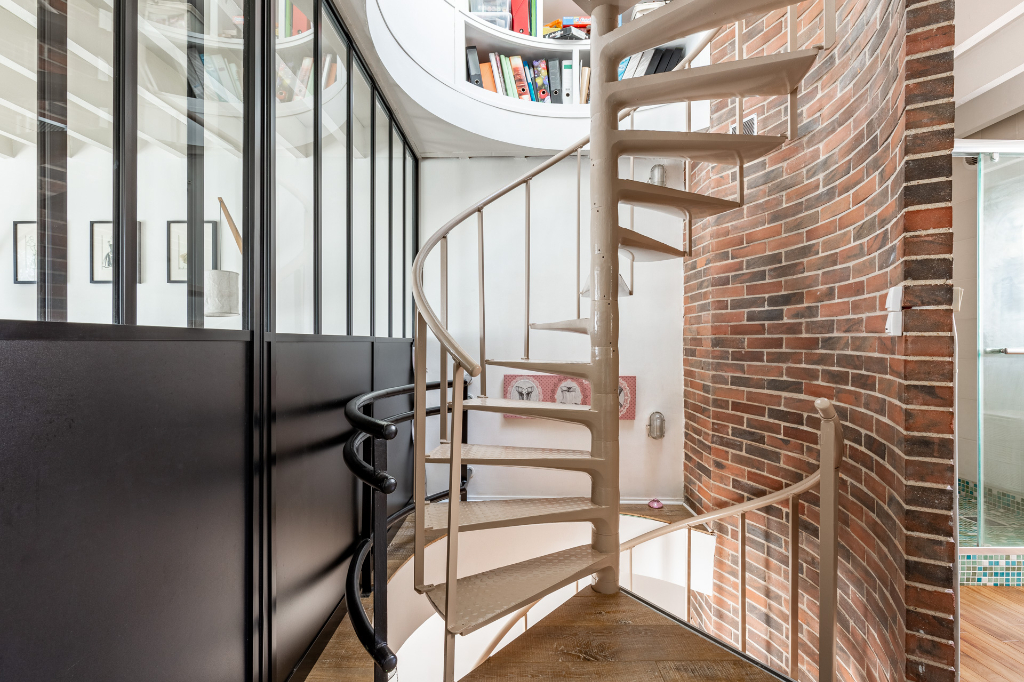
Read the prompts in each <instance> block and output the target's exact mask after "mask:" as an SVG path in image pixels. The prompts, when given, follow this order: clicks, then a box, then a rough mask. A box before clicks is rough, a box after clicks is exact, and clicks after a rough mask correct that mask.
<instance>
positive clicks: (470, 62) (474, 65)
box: [466, 45, 484, 88]
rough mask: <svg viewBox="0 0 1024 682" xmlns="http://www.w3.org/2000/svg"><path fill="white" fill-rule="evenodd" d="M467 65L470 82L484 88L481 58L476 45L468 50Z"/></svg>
mask: <svg viewBox="0 0 1024 682" xmlns="http://www.w3.org/2000/svg"><path fill="white" fill-rule="evenodd" d="M466 64H467V66H468V67H469V82H470V83H472V84H473V85H475V86H477V87H478V88H482V87H484V81H483V79H482V78H481V76H480V56H479V55H478V54H477V51H476V46H475V45H470V46H469V47H467V48H466Z"/></svg>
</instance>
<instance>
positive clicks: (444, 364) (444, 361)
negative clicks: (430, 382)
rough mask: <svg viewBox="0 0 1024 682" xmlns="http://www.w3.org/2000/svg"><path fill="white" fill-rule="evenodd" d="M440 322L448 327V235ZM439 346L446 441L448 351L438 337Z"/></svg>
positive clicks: (444, 247) (443, 250)
mask: <svg viewBox="0 0 1024 682" xmlns="http://www.w3.org/2000/svg"><path fill="white" fill-rule="evenodd" d="M441 324H442V325H443V326H444V328H445V330H447V329H448V237H442V238H441ZM438 345H439V346H440V347H441V367H440V375H441V376H440V378H441V394H440V395H441V423H440V427H441V442H442V443H445V442H447V441H448V417H447V416H445V415H447V414H448V412H447V410H448V351H447V350H446V349H445V347H444V343H442V342H441V339H440V338H438Z"/></svg>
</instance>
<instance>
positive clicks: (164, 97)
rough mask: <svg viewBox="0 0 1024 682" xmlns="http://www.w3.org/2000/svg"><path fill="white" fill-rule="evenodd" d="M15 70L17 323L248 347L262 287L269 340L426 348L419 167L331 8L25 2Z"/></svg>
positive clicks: (9, 228) (5, 136) (12, 269)
mask: <svg viewBox="0 0 1024 682" xmlns="http://www.w3.org/2000/svg"><path fill="white" fill-rule="evenodd" d="M128 9H131V12H130V13H129V12H128ZM253 12H256V13H257V14H253ZM254 17H255V19H254ZM251 21H254V22H255V23H251V24H250V22H251ZM247 24H248V26H247ZM247 28H251V29H253V30H247ZM256 31H260V32H264V33H263V37H261V35H260V34H257V33H256ZM266 33H270V34H271V35H269V36H268V35H266ZM261 41H262V42H261ZM253 42H255V43H259V44H257V45H254V44H250V43H253ZM260 45H267V46H271V48H272V53H271V54H268V55H267V58H265V59H262V61H260V58H259V57H258V56H257V57H253V56H252V55H253V54H257V55H258V53H259V49H262V48H260ZM41 46H44V47H45V49H43V47H41ZM40 55H42V56H40ZM0 56H2V57H3V59H0V82H2V83H3V84H4V92H3V94H2V95H0V99H2V100H3V101H2V102H0V105H2V106H0V178H3V179H4V183H3V185H2V187H3V190H0V192H2V195H3V201H0V268H5V269H7V274H6V275H4V274H3V272H0V282H2V284H0V319H12V320H15V319H17V320H33V319H35V320H46V321H69V322H93V323H97V322H99V323H110V322H116V323H119V324H140V325H150V326H161V327H193V328H215V329H243V328H245V327H247V326H251V325H250V323H249V322H248V318H247V314H248V313H247V311H248V310H250V309H251V306H252V305H253V300H256V299H254V298H253V297H254V296H256V295H258V294H259V291H256V292H254V291H252V287H250V286H249V283H250V282H254V283H256V284H257V286H258V287H260V288H261V290H263V289H265V291H266V294H267V296H268V298H269V301H268V306H267V314H268V319H269V320H272V322H270V323H269V327H268V329H267V331H276V332H288V333H304V334H306V333H321V334H332V335H358V336H373V335H376V336H383V337H387V336H392V337H402V336H408V335H409V334H410V333H411V324H410V323H409V319H410V316H411V312H412V302H411V297H410V286H409V284H410V283H409V281H408V273H407V271H408V269H409V267H411V262H412V256H413V254H414V253H415V249H416V244H415V239H416V230H415V225H414V221H415V191H416V182H415V178H414V176H415V172H416V170H415V169H416V163H417V161H416V158H415V156H414V154H413V153H412V150H411V149H410V146H409V144H408V141H407V138H406V137H405V135H404V134H403V132H402V130H401V128H400V126H399V125H398V123H397V121H396V119H395V116H394V114H393V112H392V111H391V109H390V108H389V106H388V104H387V102H386V100H385V98H384V96H383V93H381V92H380V91H379V90H378V88H377V87H376V84H375V82H374V80H373V78H372V76H371V75H370V72H369V70H368V69H367V68H366V66H365V65H364V64H363V62H362V61H361V59H360V58H359V55H358V51H357V50H355V49H354V48H353V46H352V43H351V38H350V36H349V35H348V33H347V32H346V31H345V29H344V27H343V25H342V24H341V23H340V21H339V19H338V17H337V16H336V15H335V13H334V10H333V8H332V7H331V6H330V5H329V3H323V2H322V0H275V2H274V3H272V4H271V5H270V6H264V5H260V6H256V5H254V4H253V3H252V2H240V1H239V0H138V2H137V3H124V4H119V3H108V2H93V1H92V0H69V2H68V3H67V4H66V5H61V4H60V3H48V2H42V1H38V0H37V1H36V2H32V1H30V0H11V2H8V3H4V4H2V6H0ZM254 59H255V61H253V60H254ZM261 63H263V64H266V65H267V66H266V67H265V68H264V69H263V71H273V73H270V74H267V73H250V72H249V71H254V70H255V69H247V64H261ZM271 65H272V66H271ZM264 84H265V85H266V87H264ZM264 110H265V111H269V112H272V117H271V120H269V121H267V122H266V129H267V130H269V131H271V133H272V138H270V139H272V140H273V142H274V144H273V145H272V146H273V149H264V148H262V147H260V145H259V136H260V135H261V134H262V133H260V132H259V130H255V129H254V126H256V125H257V124H259V125H263V124H262V123H259V121H260V119H259V115H258V114H256V113H254V112H258V111H264ZM257 148H258V149H257ZM254 149H257V151H258V154H257V156H256V157H255V158H258V163H259V164H261V165H262V166H265V167H267V168H270V169H271V170H272V172H271V174H270V175H269V176H266V178H265V179H263V180H261V179H257V180H255V181H254V182H256V183H257V185H248V186H249V187H250V188H251V189H250V190H246V187H247V184H246V183H247V182H250V181H249V180H247V177H250V176H248V175H247V168H249V167H250V164H251V163H255V162H254V161H253V160H252V158H250V157H251V156H252V155H253V154H254ZM259 183H263V184H265V185H266V186H264V187H262V188H261V187H259V186H258V185H259ZM252 188H255V189H252ZM260 202H265V204H266V206H268V207H270V208H271V212H270V213H269V214H268V213H266V212H265V211H262V209H260V207H259V205H258V204H259V203H260ZM254 231H256V232H254ZM254 234H258V235H265V234H266V235H270V237H269V238H268V241H267V242H266V244H267V247H268V248H267V253H266V255H265V257H264V256H263V255H258V256H257V258H258V260H256V261H252V260H251V258H250V256H251V253H258V249H257V250H256V251H252V249H253V248H254V247H253V246H252V245H251V244H250V241H251V240H252V239H253V238H254V237H253V236H252V235H254ZM261 239H262V237H261ZM253 263H255V265H256V266H258V267H259V268H260V269H265V270H266V271H265V272H258V273H255V279H254V273H252V272H250V270H251V269H252V267H253ZM257 319H261V318H259V316H257Z"/></svg>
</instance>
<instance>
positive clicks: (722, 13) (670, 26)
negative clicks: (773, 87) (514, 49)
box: [576, 0, 796, 56]
mask: <svg viewBox="0 0 1024 682" xmlns="http://www.w3.org/2000/svg"><path fill="white" fill-rule="evenodd" d="M640 1H641V0H636V1H631V0H612V4H616V5H618V8H619V11H618V13H619V14H622V13H623V12H625V11H626V10H627V9H629V8H630V7H632V6H633V5H636V4H639V2H640ZM576 4H578V5H580V6H581V7H587V8H588V9H587V10H586V11H588V12H589V11H591V9H592V8H593V7H594V6H597V5H600V4H604V3H603V2H602V0H576ZM791 4H796V3H795V2H794V0H729V1H728V2H722V1H721V0H675V1H674V2H671V3H669V5H668V6H667V7H664V8H662V7H659V8H658V9H656V10H654V11H652V12H649V13H648V14H645V15H644V16H642V17H640V18H639V19H634V20H633V21H629V22H625V23H623V24H622V26H619V27H618V28H616V29H614V30H613V31H611V32H610V33H608V35H607V40H608V46H607V48H606V49H608V50H609V51H610V52H611V53H612V54H614V55H622V56H625V55H627V54H634V53H637V52H643V51H644V50H646V49H648V48H652V47H657V46H659V45H662V44H664V43H667V42H670V41H673V40H676V39H678V38H682V37H684V36H689V35H693V34H695V33H700V32H702V31H707V30H716V29H718V28H719V27H721V26H726V25H728V24H733V23H735V22H736V21H737V20H739V19H746V18H749V17H754V16H760V15H764V14H767V13H768V12H771V11H772V10H775V9H780V8H782V7H786V6H788V5H791Z"/></svg>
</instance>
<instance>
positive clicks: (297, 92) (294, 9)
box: [274, 0, 316, 334]
mask: <svg viewBox="0 0 1024 682" xmlns="http://www.w3.org/2000/svg"><path fill="white" fill-rule="evenodd" d="M312 16H313V2H312V0H293V1H291V2H288V1H287V0H277V41H276V46H277V50H276V62H275V64H276V68H277V75H276V87H275V90H276V92H275V98H276V99H275V102H274V109H275V115H276V123H277V168H276V173H277V183H276V184H277V193H276V196H275V203H276V206H275V209H276V212H275V217H276V226H275V227H276V235H275V238H276V252H275V257H276V263H275V279H274V282H275V287H276V291H277V325H276V331H278V332H286V333H298V334H311V333H313V314H314V291H313V289H314V267H313V264H314V253H315V249H314V243H315V239H314V234H313V216H314V212H315V209H314V206H313V173H314V162H315V157H314V145H313V142H314V140H313V138H314V127H313V126H314V122H313V99H314V90H315V87H316V86H315V84H314V78H315V69H314V68H313V61H314V58H313V31H312V26H311V23H310V22H311V20H310V17H312Z"/></svg>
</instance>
